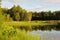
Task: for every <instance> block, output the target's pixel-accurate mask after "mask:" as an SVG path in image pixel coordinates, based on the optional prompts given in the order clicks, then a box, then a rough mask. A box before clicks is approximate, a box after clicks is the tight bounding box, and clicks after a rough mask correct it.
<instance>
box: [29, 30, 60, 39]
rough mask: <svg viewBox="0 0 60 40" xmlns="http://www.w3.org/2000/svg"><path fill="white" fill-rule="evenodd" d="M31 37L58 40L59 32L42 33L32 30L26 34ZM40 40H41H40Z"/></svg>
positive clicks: (59, 37)
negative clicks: (36, 36)
mask: <svg viewBox="0 0 60 40" xmlns="http://www.w3.org/2000/svg"><path fill="white" fill-rule="evenodd" d="M28 33H30V34H32V35H38V36H40V38H41V37H44V38H46V40H60V31H56V30H51V31H48V30H47V31H46V30H45V31H42V30H37V31H36V30H33V31H32V32H28ZM40 40H42V39H40Z"/></svg>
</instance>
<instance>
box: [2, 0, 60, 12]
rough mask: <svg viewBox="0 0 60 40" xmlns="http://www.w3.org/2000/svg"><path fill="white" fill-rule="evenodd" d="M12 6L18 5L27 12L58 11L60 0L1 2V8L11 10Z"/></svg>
mask: <svg viewBox="0 0 60 40" xmlns="http://www.w3.org/2000/svg"><path fill="white" fill-rule="evenodd" d="M13 5H20V6H21V7H22V8H23V9H26V10H28V11H37V12H39V11H56V10H57V11H58V10H60V0H2V7H4V8H11V7H12V6H13Z"/></svg>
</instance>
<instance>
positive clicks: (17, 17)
mask: <svg viewBox="0 0 60 40" xmlns="http://www.w3.org/2000/svg"><path fill="white" fill-rule="evenodd" d="M2 11H3V15H4V17H5V19H4V20H6V21H7V20H8V19H9V20H13V21H34V20H60V11H54V12H51V11H48V12H44V11H42V12H31V11H29V12H27V10H25V9H23V8H21V7H20V6H19V5H18V6H15V5H14V6H13V7H12V8H10V9H7V8H2ZM8 17H9V18H8Z"/></svg>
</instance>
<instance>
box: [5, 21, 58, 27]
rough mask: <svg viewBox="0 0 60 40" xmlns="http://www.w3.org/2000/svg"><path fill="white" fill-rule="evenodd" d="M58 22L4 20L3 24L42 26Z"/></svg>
mask: <svg viewBox="0 0 60 40" xmlns="http://www.w3.org/2000/svg"><path fill="white" fill-rule="evenodd" d="M57 23H58V22H46V21H30V22H29V21H12V22H5V24H7V25H10V26H17V27H18V26H30V25H31V26H38V25H40V26H44V25H56V24H57Z"/></svg>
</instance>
